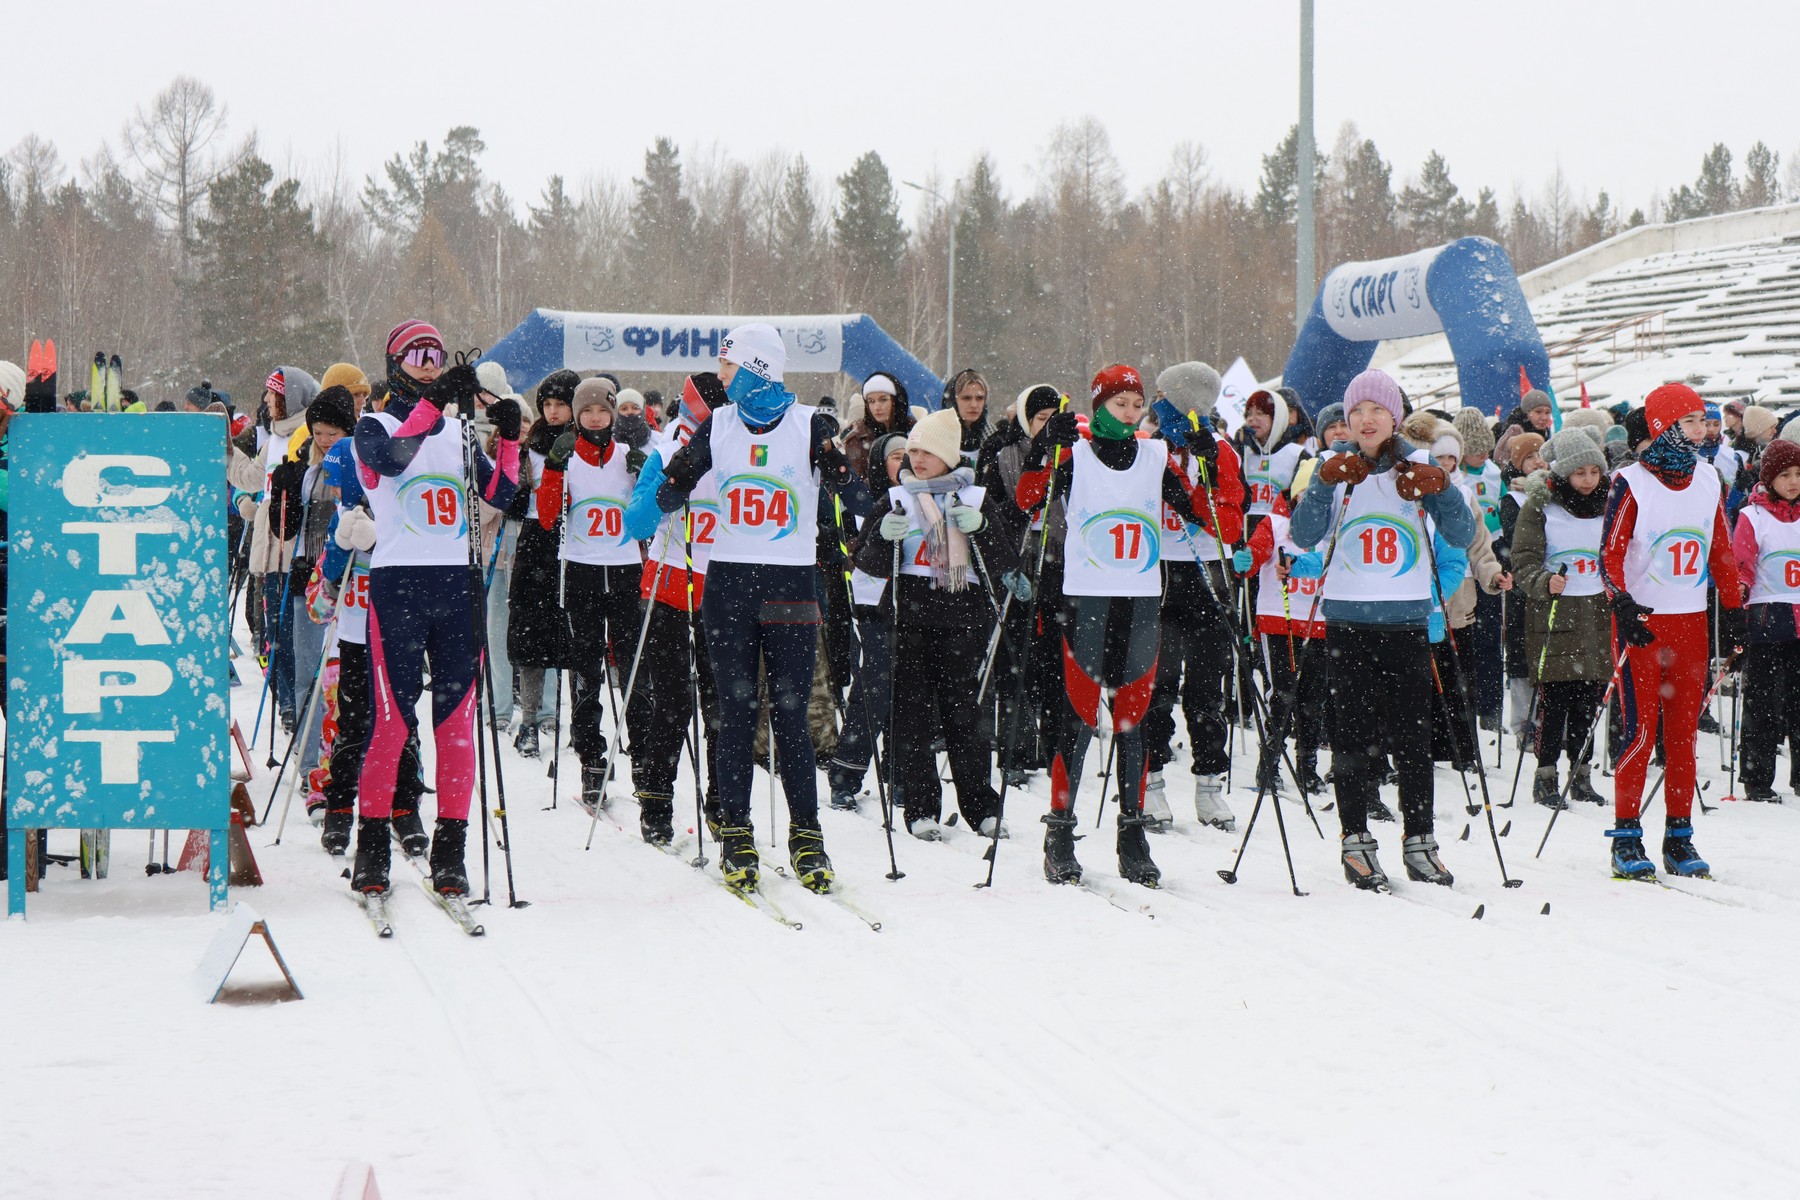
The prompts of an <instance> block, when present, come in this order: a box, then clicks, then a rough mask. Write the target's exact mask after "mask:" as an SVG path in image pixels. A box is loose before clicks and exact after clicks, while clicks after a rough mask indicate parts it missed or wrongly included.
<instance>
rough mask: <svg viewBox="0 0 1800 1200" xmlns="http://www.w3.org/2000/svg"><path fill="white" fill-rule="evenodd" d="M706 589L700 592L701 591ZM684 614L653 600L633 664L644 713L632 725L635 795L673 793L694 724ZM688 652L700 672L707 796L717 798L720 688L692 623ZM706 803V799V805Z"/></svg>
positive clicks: (702, 633)
mask: <svg viewBox="0 0 1800 1200" xmlns="http://www.w3.org/2000/svg"><path fill="white" fill-rule="evenodd" d="M704 594H705V593H704V592H702V595H704ZM687 626H688V615H687V613H686V612H685V611H683V610H681V609H678V608H671V607H670V606H669V605H667V604H658V603H655V602H654V601H653V602H652V604H651V609H650V633H649V637H648V638H647V639H646V641H645V643H644V661H643V665H642V666H641V667H639V668H638V687H639V688H640V689H641V688H644V687H645V684H646V682H647V683H648V685H649V686H648V695H649V700H650V708H649V717H648V719H647V720H645V721H642V722H639V723H638V724H637V725H636V726H634V727H633V732H632V750H633V753H632V758H631V778H632V783H633V785H634V786H635V787H636V789H637V792H638V795H640V796H655V797H659V798H660V797H668V798H670V799H673V797H674V795H675V774H676V772H677V771H678V770H679V769H680V766H681V748H682V746H683V745H684V744H685V742H686V738H687V734H688V732H689V731H690V730H691V729H692V728H693V724H694V688H693V682H692V680H691V679H690V678H689V676H688V628H687ZM695 637H696V639H697V641H696V644H695V646H694V650H693V653H694V655H695V657H696V662H695V664H694V665H695V667H696V670H697V673H698V675H699V678H700V719H701V722H702V724H703V725H704V726H705V733H706V797H707V800H708V801H709V802H711V803H716V802H717V800H718V796H719V771H718V767H717V765H716V755H717V751H718V744H719V693H718V691H717V689H716V688H715V687H714V685H713V673H712V663H711V662H710V661H709V660H708V658H707V654H706V632H705V630H704V629H700V628H698V627H696V629H695ZM709 806H710V805H709Z"/></svg>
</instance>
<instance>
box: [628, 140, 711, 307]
mask: <svg viewBox="0 0 1800 1200" xmlns="http://www.w3.org/2000/svg"><path fill="white" fill-rule="evenodd" d="M631 187H632V199H631V232H630V234H629V235H628V236H627V238H626V242H625V263H626V269H627V272H628V274H629V275H630V278H631V283H632V286H633V290H634V292H635V294H636V296H637V297H638V300H639V303H641V304H649V305H657V304H666V303H670V302H679V300H680V299H684V298H685V296H684V294H683V285H684V284H687V283H689V282H690V277H691V276H692V274H693V272H692V271H691V270H690V264H691V261H692V257H693V249H694V238H695V226H696V218H695V214H694V203H693V201H692V200H691V199H689V198H688V195H687V192H686V190H685V189H684V188H683V187H682V179H681V152H680V151H679V150H677V149H676V148H675V143H674V142H672V141H670V140H669V139H668V138H666V137H659V138H657V139H656V144H655V145H654V146H652V147H651V148H650V149H648V150H646V151H645V152H644V174H643V175H642V176H641V177H638V178H633V179H632V181H631Z"/></svg>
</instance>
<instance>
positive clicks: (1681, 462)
mask: <svg viewBox="0 0 1800 1200" xmlns="http://www.w3.org/2000/svg"><path fill="white" fill-rule="evenodd" d="M1638 461H1639V462H1640V463H1643V464H1644V467H1645V468H1646V469H1647V470H1648V471H1649V472H1650V473H1651V474H1652V475H1654V476H1656V477H1657V479H1659V480H1661V481H1662V482H1663V483H1664V484H1666V485H1667V486H1669V487H1672V488H1679V487H1686V486H1687V481H1688V480H1690V479H1692V478H1693V477H1694V464H1695V462H1697V461H1698V460H1697V459H1696V458H1695V455H1694V443H1693V442H1692V441H1690V440H1689V438H1688V435H1687V434H1685V433H1683V432H1681V426H1679V425H1671V426H1669V427H1668V428H1667V429H1665V430H1663V431H1662V433H1660V434H1659V435H1657V438H1656V440H1655V441H1653V442H1651V443H1650V444H1649V445H1648V446H1645V447H1644V452H1643V453H1642V454H1640V455H1638Z"/></svg>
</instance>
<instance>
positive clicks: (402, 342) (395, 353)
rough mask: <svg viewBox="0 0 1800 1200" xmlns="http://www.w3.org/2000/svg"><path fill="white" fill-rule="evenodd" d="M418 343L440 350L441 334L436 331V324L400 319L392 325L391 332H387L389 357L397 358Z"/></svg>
mask: <svg viewBox="0 0 1800 1200" xmlns="http://www.w3.org/2000/svg"><path fill="white" fill-rule="evenodd" d="M420 345H423V346H436V347H437V348H438V349H439V350H442V349H443V348H444V338H443V335H442V334H440V333H439V332H438V331H437V326H435V325H431V324H429V323H427V322H425V321H417V320H411V321H402V322H400V323H399V324H398V325H396V326H394V331H393V332H392V333H390V334H388V340H387V355H388V357H389V358H390V359H392V358H398V357H400V356H401V355H402V354H405V353H406V352H407V350H409V349H411V348H412V347H413V346H420Z"/></svg>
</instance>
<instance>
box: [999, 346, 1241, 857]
mask: <svg viewBox="0 0 1800 1200" xmlns="http://www.w3.org/2000/svg"><path fill="white" fill-rule="evenodd" d="M1090 390H1091V394H1092V397H1093V404H1094V414H1093V417H1092V418H1091V420H1090V421H1089V423H1088V430H1089V434H1090V436H1089V437H1088V438H1083V437H1082V436H1081V434H1080V429H1079V425H1078V424H1077V419H1076V416H1075V414H1074V413H1071V412H1060V413H1058V414H1057V415H1056V416H1054V417H1051V418H1050V420H1049V421H1048V422H1047V423H1046V424H1045V425H1044V428H1043V431H1042V432H1041V433H1039V434H1038V435H1037V437H1036V438H1034V439H1033V442H1032V449H1031V454H1030V458H1029V459H1028V461H1027V464H1026V469H1025V471H1024V473H1023V474H1022V475H1021V476H1020V477H1019V486H1018V492H1017V500H1018V504H1019V507H1020V508H1021V509H1023V510H1024V511H1026V512H1028V513H1029V512H1032V511H1034V510H1036V509H1037V508H1038V507H1039V505H1041V504H1043V503H1044V501H1045V500H1046V499H1047V498H1048V497H1049V495H1050V493H1051V492H1052V491H1054V492H1055V494H1056V495H1057V496H1058V497H1059V498H1060V497H1066V501H1065V503H1066V510H1065V511H1066V512H1067V525H1068V529H1067V532H1066V534H1065V535H1064V541H1063V564H1064V566H1063V571H1064V574H1063V594H1064V595H1065V596H1066V597H1067V609H1068V618H1067V621H1066V622H1065V624H1064V627H1063V628H1064V631H1065V632H1064V636H1063V672H1064V682H1065V684H1066V687H1067V696H1068V704H1067V706H1066V707H1065V708H1064V712H1063V722H1062V730H1061V732H1060V734H1059V736H1058V738H1057V743H1056V757H1055V759H1054V760H1053V761H1052V763H1051V767H1050V789H1051V791H1050V812H1049V813H1048V814H1047V815H1046V816H1045V817H1044V824H1045V825H1046V826H1047V827H1048V828H1047V829H1046V830H1045V832H1044V875H1045V877H1046V878H1047V879H1049V880H1050V882H1052V883H1079V882H1080V881H1081V864H1080V863H1078V862H1076V861H1075V796H1076V791H1077V789H1078V785H1079V782H1080V779H1081V771H1082V762H1083V760H1084V759H1085V758H1086V756H1087V749H1088V742H1089V740H1090V739H1091V738H1092V737H1093V735H1094V730H1095V728H1096V726H1097V725H1098V724H1099V719H1100V693H1101V690H1102V689H1103V688H1111V689H1112V690H1113V699H1112V723H1113V731H1114V743H1115V745H1116V746H1117V751H1116V753H1117V754H1118V758H1119V771H1118V781H1119V787H1118V790H1119V825H1118V830H1119V832H1118V852H1119V873H1120V874H1121V875H1122V876H1124V878H1125V879H1127V880H1129V881H1130V882H1132V883H1140V884H1143V885H1144V886H1146V887H1155V886H1157V884H1158V882H1159V881H1160V879H1161V877H1162V873H1161V871H1159V870H1158V869H1157V866H1156V864H1155V863H1154V862H1152V861H1151V859H1150V845H1149V840H1148V839H1147V838H1146V837H1145V836H1144V827H1145V825H1146V824H1147V823H1148V818H1146V817H1145V815H1144V811H1143V795H1144V782H1145V778H1146V776H1147V774H1148V766H1149V764H1148V761H1147V760H1146V758H1145V750H1144V736H1143V733H1142V731H1141V730H1140V728H1139V725H1140V723H1141V722H1142V721H1143V719H1144V714H1145V712H1146V710H1147V709H1148V708H1149V706H1150V696H1151V691H1152V689H1153V688H1154V686H1155V682H1156V660H1157V647H1158V641H1159V637H1160V634H1161V620H1160V615H1159V610H1160V608H1161V604H1162V571H1161V569H1160V567H1161V560H1162V541H1161V531H1162V524H1163V505H1165V504H1167V505H1168V506H1169V507H1170V508H1172V509H1174V510H1175V512H1176V513H1177V514H1178V515H1180V516H1182V517H1184V518H1187V519H1192V520H1194V521H1197V522H1198V523H1199V524H1200V525H1201V527H1202V529H1203V530H1205V535H1206V536H1208V537H1212V538H1216V539H1218V540H1219V541H1220V542H1221V543H1223V544H1226V545H1229V544H1231V543H1234V542H1236V541H1237V540H1238V538H1239V536H1241V534H1242V532H1243V516H1242V512H1241V510H1240V508H1239V507H1238V505H1239V497H1240V496H1241V493H1234V494H1232V495H1224V494H1218V493H1210V494H1209V493H1207V492H1206V491H1205V490H1204V488H1197V487H1195V486H1194V485H1193V484H1191V483H1190V482H1189V481H1188V479H1187V477H1186V476H1185V475H1184V474H1182V473H1181V472H1178V471H1177V470H1175V469H1174V468H1173V467H1171V466H1170V464H1169V446H1170V445H1171V444H1175V445H1179V446H1183V447H1185V448H1186V449H1187V450H1188V452H1189V453H1191V454H1192V455H1193V456H1194V458H1195V459H1196V461H1197V463H1198V464H1199V466H1200V477H1201V478H1210V479H1212V480H1213V481H1214V486H1215V487H1217V486H1218V477H1219V446H1218V443H1217V442H1216V440H1215V439H1214V438H1213V435H1212V431H1211V430H1210V429H1208V428H1207V427H1206V425H1205V424H1204V423H1199V424H1197V425H1195V424H1189V423H1188V422H1186V421H1176V422H1171V423H1170V426H1171V427H1166V428H1164V429H1163V430H1162V433H1163V434H1164V436H1165V437H1167V436H1169V435H1170V434H1171V433H1173V434H1174V438H1173V439H1171V440H1170V441H1164V440H1160V439H1157V440H1152V439H1141V438H1138V437H1136V436H1135V434H1136V432H1137V426H1138V422H1139V421H1141V420H1142V419H1143V416H1144V408H1145V397H1144V383H1143V379H1142V377H1141V376H1140V375H1139V374H1138V372H1137V371H1136V370H1134V369H1133V368H1131V367H1128V366H1124V365H1122V364H1115V365H1113V366H1110V367H1106V368H1104V369H1102V370H1101V371H1100V373H1099V374H1097V375H1095V376H1094V380H1093V384H1092V386H1091V389H1090ZM1176 439H1178V440H1176ZM1065 448H1072V452H1070V453H1069V454H1068V455H1067V456H1066V457H1064V456H1063V454H1062V452H1063V450H1064V449H1065ZM1053 451H1055V452H1056V454H1057V457H1058V458H1059V459H1060V465H1054V466H1053V465H1052V462H1051V455H1052V452H1053ZM1215 520H1216V522H1217V524H1216V525H1215Z"/></svg>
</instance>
